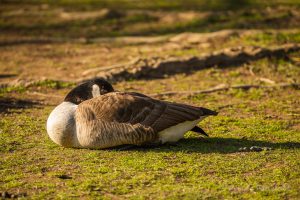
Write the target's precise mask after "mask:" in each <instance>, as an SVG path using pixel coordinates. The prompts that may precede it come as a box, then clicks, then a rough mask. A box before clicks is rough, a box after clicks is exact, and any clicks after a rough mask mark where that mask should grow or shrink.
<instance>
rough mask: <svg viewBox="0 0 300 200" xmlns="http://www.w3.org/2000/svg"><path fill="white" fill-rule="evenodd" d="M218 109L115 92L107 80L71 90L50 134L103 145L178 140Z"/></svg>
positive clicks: (74, 143)
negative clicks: (213, 109)
mask: <svg viewBox="0 0 300 200" xmlns="http://www.w3.org/2000/svg"><path fill="white" fill-rule="evenodd" d="M210 115H217V112H215V111H212V110H209V109H207V108H203V107H195V106H191V105H186V104H181V103H173V102H168V101H162V100H157V99H153V98H151V97H149V96H147V95H144V94H140V93H135V92H119V91H115V90H114V89H113V87H112V86H111V84H110V83H108V82H107V81H105V80H104V79H94V80H91V81H88V82H86V83H83V84H81V85H79V86H77V87H75V88H74V89H72V90H71V91H70V92H69V93H68V94H67V95H66V97H65V99H64V101H63V102H62V103H61V104H59V105H58V106H57V107H55V108H54V110H53V111H52V112H51V113H50V115H49V117H48V120H47V125H46V126H47V127H46V129H47V133H48V135H49V137H50V138H51V140H52V141H53V142H55V143H56V144H58V145H61V146H63V147H72V148H88V149H105V148H110V147H116V146H119V145H137V146H141V145H160V144H164V143H174V142H177V141H178V140H180V139H181V138H183V137H184V134H185V133H186V132H188V131H194V132H197V133H200V134H203V135H207V134H206V133H205V132H204V131H203V130H202V129H201V128H200V127H198V126H197V124H198V123H199V122H200V121H201V120H203V119H204V118H205V117H208V116H210Z"/></svg>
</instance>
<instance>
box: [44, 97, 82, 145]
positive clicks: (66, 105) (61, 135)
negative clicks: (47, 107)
mask: <svg viewBox="0 0 300 200" xmlns="http://www.w3.org/2000/svg"><path fill="white" fill-rule="evenodd" d="M76 108H77V105H75V104H73V103H70V102H63V103H61V104H59V105H58V106H57V107H56V108H55V109H54V110H53V111H52V112H51V114H50V115H49V117H48V120H47V132H48V135H49V137H50V138H51V140H52V141H53V142H55V143H57V144H59V145H62V146H71V147H76V146H77V144H78V142H77V136H76V125H75V118H74V115H75V111H76Z"/></svg>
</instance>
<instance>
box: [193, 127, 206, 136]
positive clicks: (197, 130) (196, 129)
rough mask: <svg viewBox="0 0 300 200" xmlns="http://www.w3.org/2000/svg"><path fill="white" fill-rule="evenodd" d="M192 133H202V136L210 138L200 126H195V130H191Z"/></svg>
mask: <svg viewBox="0 0 300 200" xmlns="http://www.w3.org/2000/svg"><path fill="white" fill-rule="evenodd" d="M191 131H193V132H195V133H200V134H202V135H205V136H207V137H209V136H208V135H207V133H205V131H204V130H203V129H202V128H200V127H199V126H195V127H194V128H192V129H191Z"/></svg>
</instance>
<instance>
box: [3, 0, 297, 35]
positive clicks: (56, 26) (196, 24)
mask: <svg viewBox="0 0 300 200" xmlns="http://www.w3.org/2000/svg"><path fill="white" fill-rule="evenodd" d="M41 2H43V1H35V3H34V4H33V5H32V4H30V3H29V4H24V6H23V7H24V8H23V10H24V12H23V13H21V14H16V15H14V14H9V13H10V12H13V11H9V10H8V11H7V12H4V14H2V15H1V16H0V28H1V29H3V31H4V32H3V33H5V34H11V33H14V34H16V35H20V36H26V37H28V36H31V37H33V36H35V37H36V36H38V37H41V36H44V37H58V38H82V37H85V38H95V37H117V36H136V35H139V36H145V35H161V34H174V33H180V32H183V31H185V32H186V31H190V32H212V31H218V30H222V29H282V28H285V29H294V28H295V27H299V22H298V21H299V20H297V19H298V18H299V15H298V14H294V13H298V9H299V6H298V5H299V4H298V3H297V2H294V4H292V5H290V4H291V2H290V3H288V2H287V3H286V4H282V6H280V5H281V4H280V3H278V4H276V3H275V2H277V1H274V3H273V4H272V3H270V4H269V6H270V7H269V8H268V10H267V9H265V7H264V5H260V4H256V3H253V1H249V2H248V1H244V3H245V4H241V2H240V1H239V3H236V2H235V1H232V2H231V1H230V3H231V4H230V3H222V2H223V1H216V2H215V3H211V4H207V3H206V2H204V1H187V2H186V1H185V2H183V1H181V0H180V1H179V0H178V1H175V3H174V6H175V5H176V6H175V7H172V6H170V8H168V9H167V10H166V11H162V10H164V9H163V8H164V7H163V5H162V4H166V5H172V3H170V2H171V1H168V3H164V1H157V2H152V3H140V1H134V3H133V2H131V1H124V2H125V3H124V4H122V3H118V1H107V2H106V1H103V2H102V1H101V2H100V3H96V2H94V1H88V2H85V1H77V2H75V3H74V2H73V3H71V2H69V1H67V2H65V1H58V2H57V1H56V2H55V4H53V5H52V4H51V3H50V2H48V3H50V7H49V8H47V9H45V10H43V9H41V8H39V7H34V5H35V4H41ZM97 2H98V1H97ZM122 2H123V1H122ZM189 2H190V4H189ZM44 3H47V1H46V2H44ZM84 3H86V4H84ZM94 4H95V5H94ZM12 5H14V4H12ZM76 5H77V6H78V7H79V8H84V7H85V6H84V5H86V6H88V7H87V8H86V10H84V9H83V10H79V11H78V10H77V9H74V7H73V6H75V8H76ZM113 5H115V6H113ZM121 5H123V6H124V7H126V9H123V8H122V6H121ZM183 5H190V6H191V7H192V8H196V10H194V11H193V12H194V13H198V14H201V13H203V11H201V7H205V6H206V10H208V11H207V13H209V14H208V15H207V16H204V17H203V16H202V17H198V16H195V17H193V18H190V19H185V20H176V18H175V20H174V21H173V22H170V23H167V22H163V21H160V20H163V19H164V16H166V15H167V14H173V15H174V14H176V12H174V9H175V10H176V9H177V7H178V8H179V7H184V6H183ZM217 5H219V7H220V9H217V11H215V9H214V7H216V8H217V7H218V6H217ZM235 5H241V6H240V7H236V6H235ZM255 5H257V6H255ZM64 6H66V7H64ZM69 6H71V7H69ZM89 6H91V7H89ZM143 6H144V7H143ZM231 6H232V7H231ZM57 7H58V8H61V9H63V10H62V11H58V10H57ZM152 7H153V9H154V7H157V8H160V9H158V11H157V12H163V13H161V14H160V16H157V15H155V13H154V12H153V11H155V10H153V9H152ZM222 7H223V9H221V8H222ZM0 8H1V7H0ZM8 8H9V7H8ZM26 8H27V9H28V10H26ZM95 8H98V9H100V8H110V9H111V12H112V13H113V14H111V15H108V16H106V17H103V16H98V17H97V16H95V17H91V18H86V19H85V18H82V19H73V20H63V17H61V15H62V14H65V13H72V12H78V15H80V13H79V12H83V13H84V12H89V11H92V10H93V9H95ZM197 8H200V10H199V9H197ZM138 9H145V10H146V11H147V12H146V11H145V12H141V10H139V11H140V12H136V11H137V10H138ZM3 10H4V11H5V10H6V9H5V8H3ZM183 10H184V9H183ZM204 10H205V9H204ZM99 12H100V11H99ZM7 13H8V14H7ZM279 37H280V36H279ZM296 37H298V36H296ZM280 39H282V40H285V39H286V38H280Z"/></svg>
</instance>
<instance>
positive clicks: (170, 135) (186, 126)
mask: <svg viewBox="0 0 300 200" xmlns="http://www.w3.org/2000/svg"><path fill="white" fill-rule="evenodd" d="M204 118H205V117H201V118H200V119H197V120H195V121H186V122H183V123H180V124H177V125H175V126H172V127H170V128H167V129H165V130H163V131H161V132H159V133H158V135H159V139H160V141H161V142H162V143H166V142H177V141H178V140H180V139H181V138H183V136H184V134H185V133H186V132H188V131H189V130H191V129H192V128H194V126H196V125H197V124H198V123H199V122H200V121H201V120H203V119H204Z"/></svg>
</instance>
